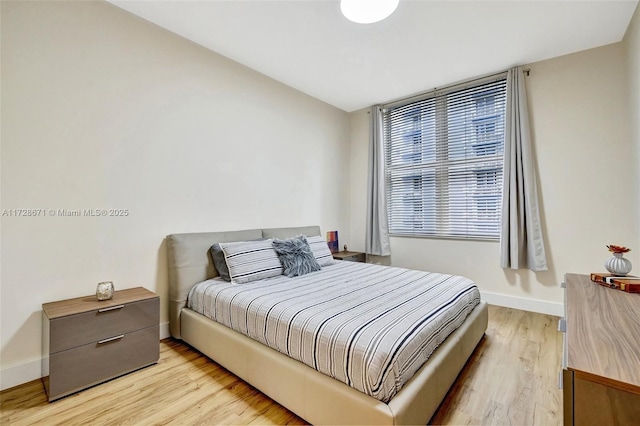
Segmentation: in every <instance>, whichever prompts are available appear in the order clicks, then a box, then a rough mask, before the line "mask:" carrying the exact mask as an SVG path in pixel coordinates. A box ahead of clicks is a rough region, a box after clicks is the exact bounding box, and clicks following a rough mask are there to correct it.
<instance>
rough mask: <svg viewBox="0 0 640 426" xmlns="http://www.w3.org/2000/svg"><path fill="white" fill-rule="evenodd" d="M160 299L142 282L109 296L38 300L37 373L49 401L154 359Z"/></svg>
mask: <svg viewBox="0 0 640 426" xmlns="http://www.w3.org/2000/svg"><path fill="white" fill-rule="evenodd" d="M159 324H160V299H159V298H158V296H157V295H156V294H155V293H153V292H151V291H149V290H147V289H144V288H142V287H137V288H131V289H127V290H120V291H116V292H115V293H114V295H113V298H112V299H111V300H103V301H99V300H98V299H97V298H96V297H95V296H86V297H78V298H75V299H68V300H61V301H58V302H51V303H45V304H43V305H42V352H43V353H42V376H43V378H42V379H43V381H44V386H45V390H46V392H47V397H48V398H49V401H53V400H56V399H58V398H62V397H63V396H67V395H69V394H72V393H74V392H77V391H80V390H82V389H85V388H88V387H90V386H93V385H96V384H98V383H102V382H104V381H107V380H109V379H112V378H115V377H118V376H121V375H123V374H126V373H129V372H131V371H134V370H137V369H139V368H142V367H146V366H148V365H151V364H155V363H157V362H158V359H159V358H160V326H159Z"/></svg>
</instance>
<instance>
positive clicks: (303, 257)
mask: <svg viewBox="0 0 640 426" xmlns="http://www.w3.org/2000/svg"><path fill="white" fill-rule="evenodd" d="M273 248H274V249H275V251H276V253H278V258H279V259H280V263H282V268H283V269H284V275H286V276H287V277H289V278H291V277H297V276H299V275H304V274H308V273H309V272H314V271H319V270H320V269H322V268H321V267H320V264H319V263H318V261H317V260H316V258H315V256H314V255H313V252H312V251H311V247H309V243H308V242H307V239H306V237H305V236H304V235H299V236H297V237H294V238H287V239H286V240H273Z"/></svg>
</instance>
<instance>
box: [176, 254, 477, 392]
mask: <svg viewBox="0 0 640 426" xmlns="http://www.w3.org/2000/svg"><path fill="white" fill-rule="evenodd" d="M479 302H480V294H479V292H478V289H477V287H476V285H475V284H474V283H473V282H472V281H471V280H469V279H467V278H464V277H460V276H453V275H447V274H438V273H430V272H422V271H414V270H409V269H403V268H395V267H386V266H380V265H371V264H366V263H356V262H337V263H336V264H335V265H331V266H326V267H324V268H323V269H322V270H320V271H317V272H313V273H310V274H307V275H304V276H301V277H295V278H287V277H285V276H277V277H273V278H267V279H264V280H259V281H254V282H250V283H246V284H230V283H228V282H225V281H223V280H221V279H220V278H214V279H210V280H207V281H203V282H201V283H198V284H196V285H195V286H194V287H193V288H192V289H191V291H190V293H189V297H188V302H187V305H188V307H189V308H190V309H192V310H194V311H196V312H198V313H200V314H202V315H205V316H207V317H209V318H211V319H212V320H214V321H216V322H219V323H221V324H223V325H225V326H227V327H229V328H231V329H233V330H235V331H237V332H239V333H242V334H244V335H246V336H248V337H250V338H252V339H254V340H256V341H258V342H260V343H262V344H265V345H267V346H269V347H271V348H273V349H275V350H277V351H279V352H281V353H284V354H286V355H287V356H289V357H291V358H293V359H296V360H298V361H300V362H303V363H305V364H307V365H308V366H310V367H312V368H314V369H316V370H318V371H320V372H321V373H323V374H326V375H328V376H330V377H333V378H335V379H337V380H340V381H342V382H344V383H346V384H347V385H349V386H352V387H354V388H355V389H357V390H359V391H361V392H363V393H365V394H368V395H370V396H372V397H374V398H376V399H378V400H380V401H383V402H388V401H389V400H390V399H391V398H393V396H394V395H395V394H396V393H397V392H398V391H399V390H400V389H401V388H402V386H403V385H404V383H406V382H407V381H408V380H409V379H410V378H411V377H412V376H413V374H414V373H415V372H416V371H417V370H418V369H419V368H420V367H421V366H422V365H423V364H424V362H425V361H426V360H427V359H428V358H429V356H430V355H431V353H432V352H433V351H434V350H435V349H436V348H437V347H438V345H440V343H442V342H443V341H444V340H445V339H446V337H447V336H448V335H449V334H450V333H452V332H453V331H454V330H455V329H456V328H457V327H459V326H460V325H461V324H462V323H463V322H464V320H465V318H466V317H467V315H468V314H469V312H471V311H472V310H473V308H474V307H475V306H476V305H477V304H478V303H479Z"/></svg>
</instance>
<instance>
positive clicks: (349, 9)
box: [340, 0, 400, 24]
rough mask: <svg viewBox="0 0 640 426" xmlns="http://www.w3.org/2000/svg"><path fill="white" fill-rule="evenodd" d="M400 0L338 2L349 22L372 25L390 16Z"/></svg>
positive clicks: (346, 0)
mask: <svg viewBox="0 0 640 426" xmlns="http://www.w3.org/2000/svg"><path fill="white" fill-rule="evenodd" d="M399 2H400V0H340V10H342V14H343V15H344V16H345V18H347V19H348V20H350V21H353V22H356V23H358V24H372V23H374V22H378V21H382V20H383V19H385V18H386V17H388V16H389V15H391V14H392V13H393V12H394V11H395V10H396V8H397V7H398V3H399Z"/></svg>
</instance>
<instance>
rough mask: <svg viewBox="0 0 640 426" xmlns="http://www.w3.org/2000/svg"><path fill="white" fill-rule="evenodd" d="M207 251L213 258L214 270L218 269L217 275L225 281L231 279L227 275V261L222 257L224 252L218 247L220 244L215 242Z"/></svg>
mask: <svg viewBox="0 0 640 426" xmlns="http://www.w3.org/2000/svg"><path fill="white" fill-rule="evenodd" d="M209 253H211V260H213V266H215V268H216V271H218V275H220V278H222V279H223V280H225V281H229V282H230V281H231V277H230V276H229V267H228V266H227V261H226V260H225V258H224V252H223V251H222V248H221V247H220V244H218V243H215V244H214V245H212V246H211V248H210V249H209Z"/></svg>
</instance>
